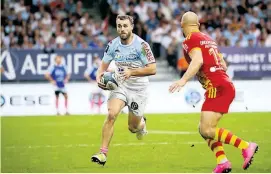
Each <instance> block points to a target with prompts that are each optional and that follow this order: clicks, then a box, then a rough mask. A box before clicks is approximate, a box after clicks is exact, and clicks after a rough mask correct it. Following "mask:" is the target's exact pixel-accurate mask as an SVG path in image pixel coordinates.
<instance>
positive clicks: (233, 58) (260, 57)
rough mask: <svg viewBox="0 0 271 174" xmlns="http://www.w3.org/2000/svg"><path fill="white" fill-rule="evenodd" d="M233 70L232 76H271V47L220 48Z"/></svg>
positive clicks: (244, 77)
mask: <svg viewBox="0 0 271 174" xmlns="http://www.w3.org/2000/svg"><path fill="white" fill-rule="evenodd" d="M220 50H221V52H222V53H223V56H224V59H225V60H226V61H227V62H228V63H229V66H230V67H231V68H232V69H233V71H234V78H238V79H260V78H263V77H271V48H270V47H269V48H268V47H266V48H236V47H227V48H220Z"/></svg>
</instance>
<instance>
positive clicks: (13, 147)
mask: <svg viewBox="0 0 271 174" xmlns="http://www.w3.org/2000/svg"><path fill="white" fill-rule="evenodd" d="M170 144H206V142H204V141H202V142H154V143H116V144H112V145H111V146H147V145H170ZM99 145H100V144H63V145H29V146H6V147H4V148H7V149H15V148H23V149H27V148H28V149H37V148H60V147H61V148H63V147H64V148H75V147H95V146H99Z"/></svg>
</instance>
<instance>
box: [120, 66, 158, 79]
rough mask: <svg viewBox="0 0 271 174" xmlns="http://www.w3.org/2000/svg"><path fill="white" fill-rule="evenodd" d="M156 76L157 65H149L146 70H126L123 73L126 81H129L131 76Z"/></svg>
mask: <svg viewBox="0 0 271 174" xmlns="http://www.w3.org/2000/svg"><path fill="white" fill-rule="evenodd" d="M155 74H156V63H151V64H147V65H146V66H145V67H144V68H137V69H125V70H124V73H123V77H124V79H128V78H129V77H131V76H137V77H142V76H150V75H155Z"/></svg>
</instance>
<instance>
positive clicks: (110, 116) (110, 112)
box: [107, 109, 118, 122]
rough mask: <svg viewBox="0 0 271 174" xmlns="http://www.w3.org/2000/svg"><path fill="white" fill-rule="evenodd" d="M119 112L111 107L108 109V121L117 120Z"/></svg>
mask: <svg viewBox="0 0 271 174" xmlns="http://www.w3.org/2000/svg"><path fill="white" fill-rule="evenodd" d="M117 114H118V113H117V112H116V111H114V110H112V109H109V110H108V115H107V121H108V122H115V120H116V117H117Z"/></svg>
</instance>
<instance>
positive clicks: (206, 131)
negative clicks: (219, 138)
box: [199, 126, 215, 139]
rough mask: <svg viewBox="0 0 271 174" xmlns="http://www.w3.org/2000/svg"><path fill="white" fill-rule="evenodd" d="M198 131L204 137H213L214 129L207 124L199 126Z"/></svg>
mask: <svg viewBox="0 0 271 174" xmlns="http://www.w3.org/2000/svg"><path fill="white" fill-rule="evenodd" d="M199 133H200V135H201V136H202V137H203V138H204V139H213V138H214V137H215V129H213V128H211V127H207V126H199Z"/></svg>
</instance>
